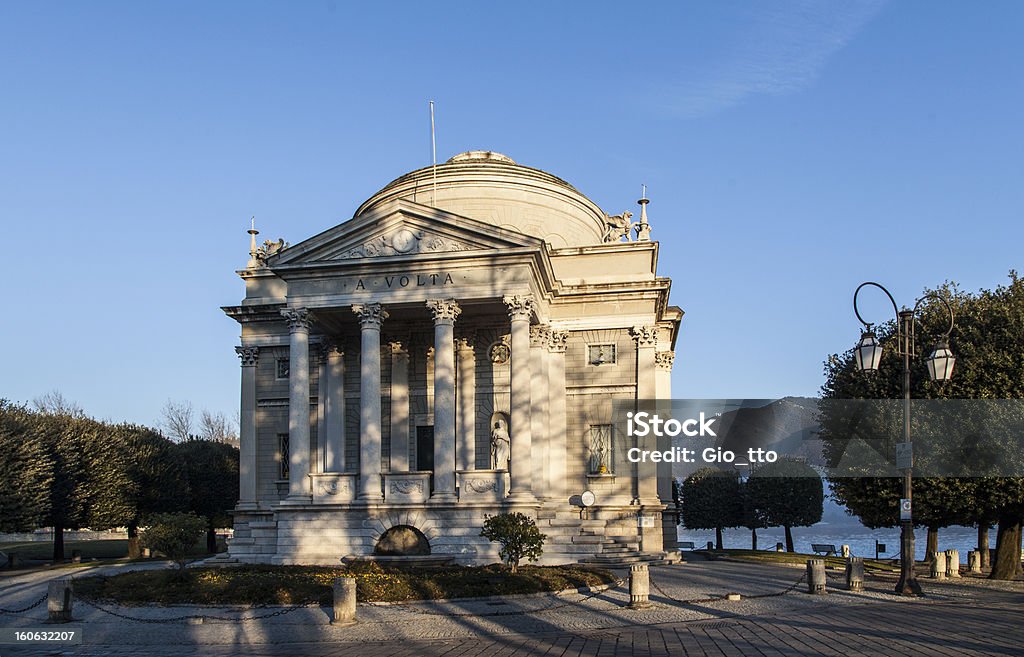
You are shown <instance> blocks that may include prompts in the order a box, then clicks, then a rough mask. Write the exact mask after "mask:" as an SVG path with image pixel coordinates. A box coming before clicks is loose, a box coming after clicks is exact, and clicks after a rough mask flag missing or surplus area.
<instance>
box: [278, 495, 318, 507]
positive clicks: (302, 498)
mask: <svg viewBox="0 0 1024 657" xmlns="http://www.w3.org/2000/svg"><path fill="white" fill-rule="evenodd" d="M312 503H313V496H312V495H289V496H288V497H286V498H284V499H283V500H281V502H280V504H281V505H282V506H298V505H301V504H312Z"/></svg>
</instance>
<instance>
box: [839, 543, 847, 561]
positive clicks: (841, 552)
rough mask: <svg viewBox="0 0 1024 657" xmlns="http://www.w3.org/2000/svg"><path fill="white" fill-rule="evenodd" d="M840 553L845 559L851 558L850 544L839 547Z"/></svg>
mask: <svg viewBox="0 0 1024 657" xmlns="http://www.w3.org/2000/svg"><path fill="white" fill-rule="evenodd" d="M839 554H840V555H842V557H843V558H844V559H849V558H850V546H849V545H842V546H840V547H839Z"/></svg>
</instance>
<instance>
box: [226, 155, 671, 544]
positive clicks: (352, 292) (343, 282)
mask: <svg viewBox="0 0 1024 657" xmlns="http://www.w3.org/2000/svg"><path fill="white" fill-rule="evenodd" d="M646 204H647V200H646V199H641V201H640V206H641V208H640V210H641V212H640V221H639V222H635V223H634V222H631V215H630V213H623V214H622V215H617V216H614V217H609V216H608V215H607V214H606V213H604V212H603V211H602V210H601V209H600V208H599V207H597V205H595V204H594V203H593V202H592V201H590V200H589V199H588V198H587V197H585V196H584V195H583V194H581V193H580V192H578V191H577V190H576V189H574V188H573V187H572V186H571V185H569V184H568V183H566V182H564V181H562V180H561V179H559V178H556V177H555V176H553V175H551V174H548V173H545V172H543V171H540V170H537V169H533V168H530V167H526V166H523V165H520V164H517V163H515V162H513V161H512V160H511V159H509V158H507V157H505V156H503V155H499V154H497V153H491V152H482V151H474V152H469V153H464V154H461V155H458V156H456V157H453V158H452V159H451V160H449V161H448V162H447V163H444V164H440V165H438V166H437V167H436V168H434V167H427V168H424V169H419V170H417V171H413V172H411V173H408V174H406V175H404V176H402V177H400V178H398V179H396V180H394V181H393V182H391V183H389V184H388V185H387V186H385V187H384V188H383V189H381V190H380V191H379V192H377V193H376V194H374V195H373V196H371V197H370V198H369V199H368V200H367V201H366V202H365V203H363V204H362V205H361V206H360V207H359V208H358V209H357V210H356V212H355V216H354V217H353V218H352V219H351V220H350V221H347V222H345V223H343V224H341V225H338V226H335V227H333V228H329V229H328V230H326V231H324V232H323V233H321V234H319V235H316V236H314V237H311V238H309V239H307V240H305V241H302V242H300V243H298V244H295V245H293V246H287V245H285V244H284V243H283V242H278V243H272V242H266V243H264V245H263V246H259V247H258V246H257V245H256V238H255V235H256V231H255V230H252V231H250V233H251V235H252V240H251V258H250V261H249V264H248V267H247V268H246V269H244V270H242V271H240V272H238V273H239V275H240V276H241V277H242V279H243V280H244V281H245V299H244V300H243V301H242V303H241V305H238V306H230V307H226V308H224V311H225V312H226V313H227V314H228V316H230V317H231V318H233V319H235V320H236V321H237V322H239V324H240V325H241V346H239V347H237V348H236V351H237V352H238V354H239V356H240V357H241V361H242V362H241V364H242V376H241V381H242V383H241V388H242V389H241V499H240V500H239V502H238V506H237V508H236V510H235V534H234V538H233V539H232V540H231V542H230V555H231V557H233V558H236V559H238V560H240V561H246V562H272V563H324V564H337V563H338V562H339V559H342V558H346V557H351V556H368V555H373V554H375V553H377V554H387V553H395V552H407V553H425V552H429V553H430V554H433V555H438V554H442V555H449V556H451V557H454V558H455V559H456V560H457V561H459V562H462V563H487V562H493V561H496V560H497V549H496V546H494V545H492V544H490V543H489V542H488V541H486V540H485V539H483V538H481V537H480V536H479V532H480V527H481V525H482V523H483V521H484V516H485V515H487V514H494V513H499V512H502V511H520V512H523V513H526V514H528V515H530V516H532V517H534V518H536V519H537V521H538V524H539V525H540V526H541V529H542V531H544V533H546V534H547V535H548V537H549V539H548V543H547V545H546V548H545V555H544V560H543V562H545V563H564V562H571V561H577V560H580V559H583V558H588V557H595V556H597V557H598V558H600V557H601V556H602V555H603V556H604V557H605V558H612V557H615V558H619V557H622V556H629V555H648V556H658V555H660V554H661V553H662V551H663V550H665V549H667V548H671V547H672V546H673V545H674V542H675V531H676V530H675V519H674V517H672V516H671V515H670V514H668V513H666V514H664V522H663V514H662V511H663V510H664V509H665V505H666V503H670V502H671V489H670V486H669V482H668V479H667V478H662V479H660V480H659V479H658V477H657V473H655V472H654V469H653V466H647V465H641V466H636V465H634V464H632V463H630V462H628V461H627V459H626V450H627V449H628V447H629V445H628V444H627V438H626V437H625V436H623V435H621V433H619V432H617V431H616V430H615V429H614V428H613V426H612V418H611V413H612V400H615V399H621V400H634V399H651V398H656V397H660V398H668V397H670V396H671V391H670V385H671V384H670V373H671V368H672V363H673V352H674V347H675V341H676V336H677V333H678V329H679V322H680V319H681V317H682V311H680V310H679V309H678V308H676V307H674V306H671V305H669V287H670V280H669V279H667V278H663V277H659V276H658V275H657V262H658V243H657V242H655V241H651V239H650V233H651V227H650V225H649V224H648V222H647V212H646V209H647V208H646ZM587 490H589V491H591V492H593V493H594V499H595V503H594V505H593V506H592V507H591V508H589V509H587V510H586V511H584V510H583V508H582V506H581V505H580V494H581V493H583V492H584V491H587Z"/></svg>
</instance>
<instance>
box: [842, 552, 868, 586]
mask: <svg viewBox="0 0 1024 657" xmlns="http://www.w3.org/2000/svg"><path fill="white" fill-rule="evenodd" d="M846 590H847V591H863V590H864V557H849V558H848V559H847V560H846Z"/></svg>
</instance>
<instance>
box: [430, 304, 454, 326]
mask: <svg viewBox="0 0 1024 657" xmlns="http://www.w3.org/2000/svg"><path fill="white" fill-rule="evenodd" d="M427 308H430V311H431V312H432V313H433V314H434V322H435V323H438V324H440V323H445V322H447V323H449V324H450V323H453V322H454V321H455V319H456V318H457V317H458V316H459V315H461V314H462V308H459V304H458V303H456V301H455V299H428V300H427Z"/></svg>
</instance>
